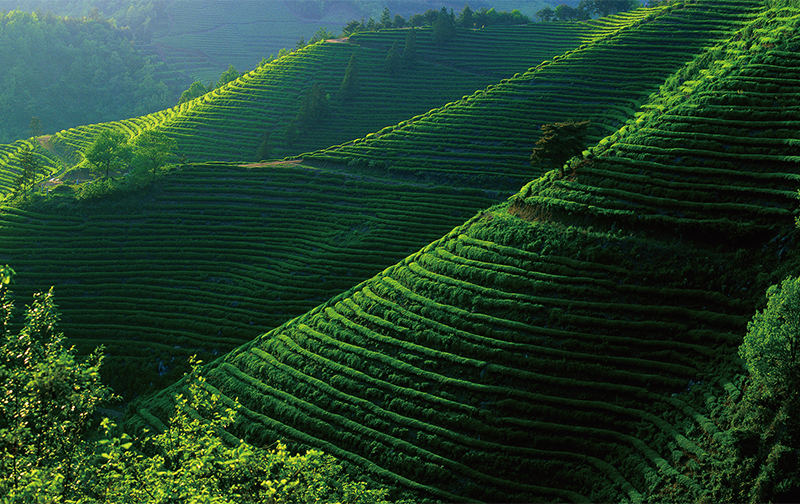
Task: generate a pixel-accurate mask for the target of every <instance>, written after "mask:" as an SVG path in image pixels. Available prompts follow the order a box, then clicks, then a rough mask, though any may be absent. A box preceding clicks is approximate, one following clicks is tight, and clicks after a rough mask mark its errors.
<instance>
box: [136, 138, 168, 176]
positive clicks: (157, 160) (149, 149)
mask: <svg viewBox="0 0 800 504" xmlns="http://www.w3.org/2000/svg"><path fill="white" fill-rule="evenodd" d="M133 146H134V155H133V165H134V166H135V167H137V168H141V169H143V170H146V171H149V172H151V173H152V175H153V180H155V178H156V173H157V172H158V170H159V169H160V168H161V167H162V166H164V163H166V162H167V159H169V157H170V156H172V155H173V153H174V151H175V149H176V148H177V147H178V144H177V142H175V140H174V139H172V138H170V137H168V136H167V135H165V134H164V133H161V132H160V131H154V130H145V131H143V132H142V133H141V134H140V135H139V136H138V137H136V139H135V140H134V141H133Z"/></svg>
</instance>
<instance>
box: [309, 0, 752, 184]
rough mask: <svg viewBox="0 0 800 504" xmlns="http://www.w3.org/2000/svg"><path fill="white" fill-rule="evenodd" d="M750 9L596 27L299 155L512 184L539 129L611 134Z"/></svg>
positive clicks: (520, 179)
mask: <svg viewBox="0 0 800 504" xmlns="http://www.w3.org/2000/svg"><path fill="white" fill-rule="evenodd" d="M755 8H756V7H755V4H753V3H752V2H741V1H736V0H734V1H724V0H723V1H713V2H693V3H687V4H677V5H675V6H672V7H670V8H665V9H657V10H652V11H650V10H640V11H636V12H635V13H632V14H627V15H625V16H620V17H612V18H610V19H608V20H604V21H603V22H597V21H595V22H593V23H594V26H595V28H596V30H597V34H596V35H595V36H594V37H593V38H591V39H590V40H591V43H586V44H584V45H581V46H580V47H579V48H576V49H574V50H572V51H569V52H567V53H566V54H564V55H562V56H558V57H556V58H554V59H553V60H548V61H545V62H543V63H541V64H540V65H538V66H537V67H536V68H532V69H531V70H529V71H527V72H525V73H524V74H517V75H515V76H514V77H512V78H509V79H504V80H502V81H501V82H500V83H498V84H496V85H493V86H489V87H488V88H487V89H486V90H481V91H477V92H475V93H473V94H472V95H470V96H467V97H464V98H463V99H461V100H459V101H457V102H454V103H449V104H448V105H446V106H444V107H442V108H439V109H436V110H432V111H430V112H428V113H426V114H423V115H420V116H417V117H414V118H413V119H410V120H407V121H403V122H401V123H399V124H398V125H397V126H394V127H390V128H384V129H383V130H381V131H379V132H377V133H376V134H374V135H368V136H367V137H366V138H365V139H362V140H360V141H356V142H350V143H347V144H343V145H339V146H334V147H331V148H328V149H324V150H322V151H319V152H314V153H310V154H309V153H306V154H304V155H303V158H304V159H306V160H318V161H324V162H328V163H331V162H333V163H342V164H356V165H359V164H360V165H367V164H369V163H373V164H377V165H378V166H381V167H382V168H384V169H388V170H389V172H393V173H398V174H402V173H406V174H409V173H410V174H415V175H417V176H420V175H423V176H424V174H425V173H426V172H435V173H436V174H435V175H432V176H440V174H441V173H447V174H449V175H451V176H452V177H455V178H460V179H463V180H469V181H470V183H487V184H495V185H496V184H498V183H499V184H502V185H503V186H504V187H519V186H520V185H522V184H524V183H525V182H526V181H528V180H529V179H530V178H531V177H532V176H535V175H538V173H539V172H538V171H535V170H532V169H531V167H530V164H529V158H530V153H531V150H532V149H533V145H534V144H535V142H536V140H537V139H538V135H539V127H540V126H541V125H542V124H545V123H550V122H558V121H564V120H568V119H575V120H590V121H591V122H592V124H591V134H590V144H591V143H594V142H596V141H598V140H600V139H601V138H603V137H605V136H606V135H609V134H611V133H613V132H614V131H616V130H617V129H618V128H620V127H621V126H622V125H624V124H625V122H626V121H627V120H628V119H629V118H630V117H631V116H633V114H634V112H635V111H636V110H637V109H638V107H639V106H640V105H641V104H642V103H644V102H645V101H647V99H648V97H649V96H650V95H651V94H652V93H654V92H656V91H657V90H658V88H659V86H660V85H661V84H662V83H663V82H664V80H665V79H666V78H667V77H668V76H669V75H671V74H672V73H673V72H675V71H676V70H678V69H679V68H681V67H682V66H683V65H684V64H685V63H686V62H687V61H690V60H691V59H692V58H694V57H695V56H696V55H697V54H698V53H700V52H702V51H703V49H704V48H706V47H709V46H710V45H714V44H715V43H716V42H718V41H719V40H720V39H722V38H725V37H726V36H727V35H726V34H727V33H729V30H730V29H732V28H733V27H735V26H737V23H740V22H741V21H742V20H744V19H747V17H748V16H749V15H752V14H753V13H754V11H755ZM622 21H625V22H624V23H623V22H622ZM585 35H586V36H588V32H587V34H585ZM632 54H635V55H636V57H635V58H632V57H631V55H632Z"/></svg>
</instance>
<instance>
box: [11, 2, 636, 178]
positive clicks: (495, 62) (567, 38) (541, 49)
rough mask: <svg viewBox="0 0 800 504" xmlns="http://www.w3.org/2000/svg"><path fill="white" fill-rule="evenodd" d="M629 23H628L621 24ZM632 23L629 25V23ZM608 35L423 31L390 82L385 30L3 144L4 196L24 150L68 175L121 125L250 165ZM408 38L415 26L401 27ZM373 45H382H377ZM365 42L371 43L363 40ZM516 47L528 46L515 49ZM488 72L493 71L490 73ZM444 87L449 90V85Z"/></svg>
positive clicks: (365, 129)
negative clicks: (304, 116)
mask: <svg viewBox="0 0 800 504" xmlns="http://www.w3.org/2000/svg"><path fill="white" fill-rule="evenodd" d="M621 19H624V18H621ZM623 22H624V21H623ZM599 30H601V28H599V27H595V26H594V25H587V24H583V23H566V24H558V25H555V28H553V27H550V26H548V25H532V26H530V27H516V29H508V28H505V29H504V28H503V27H490V28H487V29H485V30H477V31H474V32H472V31H469V32H468V31H463V32H462V33H461V35H459V36H458V37H457V39H456V41H455V42H454V43H453V44H451V45H449V46H446V47H444V48H439V49H434V48H433V47H432V45H433V44H432V41H431V38H430V29H420V30H418V47H419V53H420V57H419V59H418V61H417V62H416V63H415V64H414V66H413V70H412V71H408V70H405V71H404V72H402V73H401V74H399V75H397V76H394V77H393V76H390V75H389V72H388V71H387V69H386V66H385V59H386V53H387V50H388V47H387V46H386V44H385V43H384V42H383V37H384V33H383V32H380V33H369V34H364V35H361V36H359V38H358V39H357V40H358V41H359V42H358V43H355V42H354V43H344V44H343V43H318V44H314V45H311V46H308V47H306V48H304V49H302V50H299V51H296V52H295V53H292V54H289V55H287V56H285V57H283V58H280V59H279V60H276V61H274V62H272V63H270V64H268V65H265V66H262V67H259V68H257V69H256V70H254V71H252V72H250V73H247V74H245V75H243V76H242V77H241V78H240V79H238V80H237V81H235V82H233V83H230V84H228V85H227V86H225V87H223V88H219V89H216V90H214V91H213V92H211V93H209V94H207V95H205V96H203V97H201V98H198V99H196V100H194V101H192V102H189V103H184V104H182V105H180V106H177V107H173V108H171V109H167V110H164V111H160V112H157V113H154V114H150V115H147V116H142V117H137V118H132V119H129V120H123V121H118V122H113V123H103V124H92V125H86V126H82V127H77V128H71V129H68V130H62V131H59V132H56V133H55V134H53V135H47V136H45V137H40V139H39V140H40V142H39V143H37V142H35V141H32V140H31V139H27V140H20V141H18V142H15V143H14V144H10V145H2V146H0V168H2V172H0V192H2V193H5V194H8V193H9V192H10V191H11V189H12V187H13V181H14V179H15V177H16V176H17V174H18V172H19V156H20V152H21V151H22V150H23V149H25V148H27V147H28V146H31V147H33V148H34V149H36V151H37V154H38V155H39V156H40V160H41V163H42V164H43V165H45V166H46V169H47V171H48V173H50V174H57V173H58V174H61V173H63V172H64V171H65V169H67V168H69V167H71V166H72V165H74V164H77V163H80V162H81V161H82V159H83V158H82V155H81V154H80V152H81V151H82V150H83V149H85V148H86V147H87V146H88V145H89V144H90V143H91V142H92V141H93V140H94V138H95V137H96V136H97V135H98V134H99V132H100V131H102V130H103V129H104V128H113V129H120V130H122V131H123V132H125V134H126V135H127V136H129V137H130V138H133V137H135V136H136V135H138V134H139V133H140V132H141V131H143V130H145V129H156V130H159V131H164V132H165V133H167V134H169V135H170V136H172V137H173V138H175V139H176V140H177V141H178V148H179V151H180V153H182V154H185V155H186V156H187V157H188V159H189V161H250V160H253V159H254V158H255V156H256V152H257V149H258V147H259V144H260V143H261V141H262V139H263V137H264V135H265V134H267V136H268V138H269V144H270V147H271V149H270V151H271V154H270V155H271V157H282V156H286V155H295V154H298V153H301V152H305V151H313V150H317V149H322V148H325V147H328V146H330V145H333V144H338V143H342V142H345V141H349V140H352V139H354V138H359V137H363V136H365V135H367V134H369V133H371V132H374V131H377V130H380V129H381V128H384V127H386V126H388V125H392V124H395V123H397V122H399V121H402V120H404V119H407V118H409V117H412V116H415V115H417V114H421V113H424V112H427V111H428V110H430V109H431V108H434V107H438V106H441V105H442V104H444V103H447V102H450V101H453V100H457V99H459V98H461V97H462V96H464V95H465V94H468V93H472V92H473V91H474V90H475V89H480V88H484V87H486V86H488V85H490V84H492V83H494V82H496V80H497V79H498V78H499V77H498V76H501V77H504V76H511V75H513V74H514V73H515V72H517V71H524V70H526V69H527V68H529V67H531V66H532V65H536V64H538V63H539V62H541V61H543V60H545V59H547V58H550V57H553V56H554V55H557V54H560V53H563V52H564V51H567V50H569V49H570V48H573V47H575V46H577V45H579V44H580V43H582V42H583V41H585V40H586V39H587V37H590V36H591V35H592V34H593V33H595V32H598V31H599ZM392 32H393V33H394V34H395V36H396V37H401V38H402V39H403V40H404V39H405V36H406V34H407V30H393V31H392ZM373 39H374V42H372V41H373ZM360 41H364V44H361V42H360ZM508 44H514V45H517V46H521V47H525V48H527V49H526V50H524V51H517V52H510V51H508ZM464 51H467V52H470V51H473V52H475V53H476V57H475V63H476V65H477V68H478V70H473V71H465V70H464V69H462V68H459V67H455V66H453V65H451V64H443V63H442V62H441V61H439V60H438V59H435V58H443V59H445V60H452V61H456V60H457V59H458V58H459V56H458V55H459V54H461V55H462V56H461V58H463V52H464ZM353 54H355V55H356V57H357V59H358V61H359V73H358V75H359V80H360V83H361V89H362V91H361V93H360V95H359V96H357V97H356V99H355V100H353V102H352V103H348V104H344V103H342V101H341V100H340V99H338V98H337V96H336V94H337V92H338V90H339V86H340V84H341V82H342V79H343V77H344V74H345V70H346V67H347V65H348V62H349V59H350V57H351V55H353ZM483 68H489V69H492V70H491V72H489V73H486V72H485V71H483V70H480V69H483ZM315 83H316V84H319V85H321V86H322V88H323V89H324V90H325V91H326V92H327V93H328V94H330V95H332V96H331V98H330V99H329V100H328V101H329V106H330V113H329V114H328V115H327V117H326V118H325V119H324V121H321V122H320V123H319V124H317V125H316V126H315V127H312V128H307V129H306V130H305V131H302V132H301V133H302V134H301V135H300V136H299V137H298V138H297V139H296V140H295V141H293V142H288V141H287V140H286V138H285V130H286V128H287V126H288V125H289V123H290V122H291V121H292V119H293V118H295V117H296V116H297V114H298V110H299V109H300V106H301V103H302V99H303V97H304V95H305V94H306V93H307V92H308V91H309V89H310V88H311V87H312V85H313V84H315ZM442 83H444V84H442Z"/></svg>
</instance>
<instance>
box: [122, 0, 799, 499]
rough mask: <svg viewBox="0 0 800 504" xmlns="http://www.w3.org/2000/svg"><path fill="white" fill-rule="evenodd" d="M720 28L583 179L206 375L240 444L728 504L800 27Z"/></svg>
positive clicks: (777, 222)
mask: <svg viewBox="0 0 800 504" xmlns="http://www.w3.org/2000/svg"><path fill="white" fill-rule="evenodd" d="M778 5H780V4H778ZM703 7H707V8H710V7H713V10H714V12H716V13H717V15H718V16H720V17H727V18H729V19H737V20H738V21H736V24H738V27H739V28H740V29H739V30H738V31H737V32H736V33H734V34H729V35H732V37H731V38H728V39H724V40H720V43H719V44H718V45H716V46H713V47H711V44H708V47H707V48H706V49H707V50H705V51H703V52H702V54H701V55H700V56H699V57H697V58H694V59H693V60H692V61H691V62H690V63H688V64H686V65H684V66H683V67H682V68H681V69H679V70H678V71H677V72H676V73H675V74H674V75H672V76H671V77H670V78H668V79H662V85H661V86H660V87H657V89H656V90H655V92H654V93H653V94H652V95H651V96H650V99H649V100H647V101H646V102H644V103H643V105H644V106H643V107H642V109H641V110H640V112H639V113H638V114H637V115H636V117H635V118H633V119H631V120H629V121H628V123H627V124H626V125H625V126H624V127H622V128H620V129H619V130H618V131H617V132H615V133H614V134H613V135H611V136H608V137H605V138H603V139H602V140H600V142H598V144H597V145H596V146H594V147H593V148H591V149H589V151H587V152H586V153H585V155H584V156H583V157H582V158H580V159H577V160H574V161H573V162H572V165H571V167H570V170H568V172H567V175H566V176H565V177H563V178H560V177H559V176H558V174H557V172H555V171H554V172H549V173H547V174H545V175H544V176H543V177H541V178H538V179H536V180H533V181H532V182H530V183H529V184H527V185H526V186H525V187H524V188H523V189H522V190H521V191H520V192H519V193H518V194H517V195H516V196H515V197H513V198H511V199H510V200H509V201H508V202H506V203H503V204H500V205H497V206H494V207H492V208H490V209H488V210H486V211H484V212H481V213H480V214H478V215H476V216H475V217H473V218H471V219H469V220H468V221H466V222H465V223H464V224H462V225H460V226H458V227H456V228H454V229H453V230H452V231H451V232H449V233H447V234H446V235H445V236H444V237H443V238H441V239H439V240H437V241H435V242H432V243H431V244H429V245H428V246H426V247H424V248H422V249H421V250H420V251H418V252H416V253H414V254H412V255H410V256H408V257H407V258H405V259H404V260H402V261H401V262H399V263H398V264H396V265H395V266H392V267H390V268H387V269H386V270H384V271H383V272H381V273H380V274H378V275H376V276H374V277H372V278H371V279H369V280H367V281H365V282H363V283H362V284H360V285H358V286H356V287H354V288H353V289H351V290H349V291H347V292H344V293H342V294H341V295H338V296H336V297H334V298H332V299H331V300H329V301H328V302H326V303H324V304H321V305H319V306H318V307H316V308H314V309H313V310H311V311H310V312H308V313H306V314H305V315H303V316H301V317H298V318H296V319H293V320H292V321H290V322H288V323H286V324H284V325H283V326H281V327H279V328H277V329H275V330H273V331H270V332H268V333H266V334H264V335H262V336H261V337H259V338H257V339H256V340H254V341H252V342H251V343H249V344H247V345H244V346H242V347H240V348H238V349H237V350H235V351H233V352H231V353H230V354H228V355H226V356H225V357H224V358H221V359H218V360H217V361H215V362H213V363H212V364H210V365H209V366H208V367H207V372H208V374H209V382H208V383H209V385H208V387H209V389H211V390H212V391H214V392H216V393H219V394H221V395H222V397H223V398H224V400H227V401H228V402H229V403H230V401H231V400H232V399H233V398H238V400H239V401H240V402H241V404H242V407H241V409H240V420H239V423H238V425H237V426H236V429H235V432H236V433H237V434H238V435H241V436H247V437H248V438H249V439H251V440H256V441H260V442H263V443H266V442H271V441H272V440H273V439H276V438H280V439H285V440H288V441H290V442H292V443H294V444H295V446H298V447H301V446H313V447H318V448H322V449H323V450H325V451H326V452H328V453H332V454H334V455H335V456H337V457H339V458H340V459H342V460H346V461H349V462H351V463H353V464H355V465H357V466H360V467H362V468H364V469H367V470H368V471H370V472H372V473H373V474H375V475H378V476H380V477H383V478H385V479H386V480H388V481H391V482H394V483H395V484H397V485H399V486H401V487H404V488H406V489H411V490H415V491H418V492H420V494H421V495H423V496H427V497H433V498H438V499H443V500H445V501H457V502H461V501H464V500H467V499H475V500H481V501H489V502H538V501H545V502H553V501H569V502H581V501H585V502H610V501H632V502H644V501H647V502H650V501H660V500H664V501H676V500H677V501H681V502H700V501H706V502H715V501H718V499H719V492H720V488H719V487H718V486H717V485H718V484H719V481H720V480H721V479H722V477H721V475H720V474H719V471H721V470H722V469H721V468H723V467H726V464H733V463H734V462H733V461H731V460H728V459H727V458H726V457H729V456H730V454H731V453H735V452H733V451H732V444H731V443H733V442H734V441H732V440H733V439H735V436H732V435H731V433H729V432H726V431H727V430H728V429H731V424H730V421H729V419H728V418H726V416H725V415H726V413H725V412H726V411H727V408H729V407H730V406H731V405H733V404H735V403H736V401H737V400H738V399H739V398H740V397H741V391H742V382H743V378H744V377H743V375H742V371H741V365H740V363H739V360H738V358H737V357H736V349H737V347H738V345H739V344H740V343H741V341H742V336H743V334H744V331H745V328H746V323H747V321H748V320H749V318H750V317H751V316H752V314H753V312H754V310H755V308H756V307H757V304H758V303H759V301H760V300H761V299H762V298H763V292H764V291H765V289H766V287H767V286H769V285H770V284H774V283H776V282H777V281H778V280H780V279H781V278H782V277H783V276H785V275H786V274H787V273H789V272H792V271H795V270H796V268H797V254H796V253H795V252H794V251H793V250H792V246H793V244H794V243H795V238H796V228H795V223H794V218H793V216H794V213H795V212H796V209H797V203H796V194H797V179H798V177H800V167H799V166H798V162H799V161H800V157H798V149H797V133H796V131H797V122H798V120H800V116H798V108H797V99H798V98H797V96H798V95H797V86H796V84H797V73H796V67H797V54H798V49H800V38H798V37H797V35H796V33H797V28H798V20H799V19H800V17H798V16H797V10H796V8H781V7H776V8H773V9H770V10H766V11H764V12H762V13H761V14H759V15H758V16H755V13H754V12H753V10H750V8H751V7H753V4H745V3H744V2H726V3H723V2H717V1H715V2H709V3H702V2H698V3H696V4H692V5H691V9H692V10H694V9H697V10H696V11H695V12H702V10H701V9H702V8H703ZM739 7H741V8H744V9H748V10H747V11H743V10H739ZM698 8H699V9H698ZM682 9H689V7H688V6H686V7H682ZM677 10H681V9H677ZM747 12H749V13H750V15H749V16H748V15H745V14H746V13H747ZM705 23H707V22H706V21H704V24H705ZM642 26H644V27H645V29H646V28H649V27H652V24H643V25H642ZM706 29H708V26H707V24H706ZM662 31H663V30H662ZM698 45H702V44H698ZM637 50H639V51H643V52H644V51H645V49H644V48H642V47H641V46H637ZM569 59H570V57H567V58H564V62H558V63H553V64H551V65H553V66H554V67H555V65H556V64H564V65H566V64H568V62H569ZM644 60H645V61H646V60H647V58H645V59H644ZM637 61H638V60H637ZM626 63H627V64H630V61H627V62H626ZM548 66H549V65H548ZM509 82H513V80H512V81H509ZM505 85H506V86H508V83H506V84H505ZM498 88H500V89H502V86H498ZM498 101H499V100H498ZM453 108H456V107H453ZM499 108H500V107H499V106H498V109H499ZM435 114H441V112H436V113H432V114H430V115H429V117H430V116H435ZM451 128H452V124H448V125H447V129H448V130H449V129H451ZM440 134H441V133H440ZM339 150H340V149H339ZM334 152H336V151H334ZM179 387H180V384H179V385H178V386H177V388H179ZM175 392H176V388H170V389H167V390H166V391H165V392H163V393H161V394H159V395H157V396H155V397H153V398H151V399H150V400H149V401H147V402H144V403H141V404H139V405H138V409H137V411H136V412H135V414H134V415H133V417H132V419H131V424H132V425H139V426H142V425H148V426H151V427H152V426H155V427H159V426H160V425H161V420H159V418H164V417H165V412H166V411H168V409H169V408H170V401H169V399H168V398H170V397H171V396H172V394H174V393H175ZM785 462H786V463H787V464H791V462H790V461H789V460H788V459H786V460H785ZM756 472H758V471H756ZM760 477H761V478H764V479H760V480H759V485H761V486H762V487H763V486H766V487H767V488H769V485H771V484H772V483H774V482H771V481H770V480H769V478H770V475H769V473H762V474H761V476H760ZM728 490H729V491H730V492H739V491H741V492H744V493H742V494H736V495H739V496H740V497H741V496H742V495H745V496H746V495H748V494H749V491H750V490H749V489H728ZM777 490H778V489H777V488H776V491H777Z"/></svg>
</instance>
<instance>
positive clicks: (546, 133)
mask: <svg viewBox="0 0 800 504" xmlns="http://www.w3.org/2000/svg"><path fill="white" fill-rule="evenodd" d="M589 124H591V122H590V121H581V122H576V121H567V122H560V123H550V124H543V125H542V128H541V129H542V137H541V138H539V140H538V141H537V142H536V146H535V147H534V148H533V152H532V153H531V164H532V165H534V166H536V165H539V164H545V165H549V168H550V169H554V168H558V170H559V173H560V175H561V176H562V177H563V176H564V163H566V162H567V161H568V160H569V159H570V158H571V157H572V156H577V155H578V154H580V153H581V152H582V151H583V148H584V147H585V146H586V137H587V135H588V133H589Z"/></svg>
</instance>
